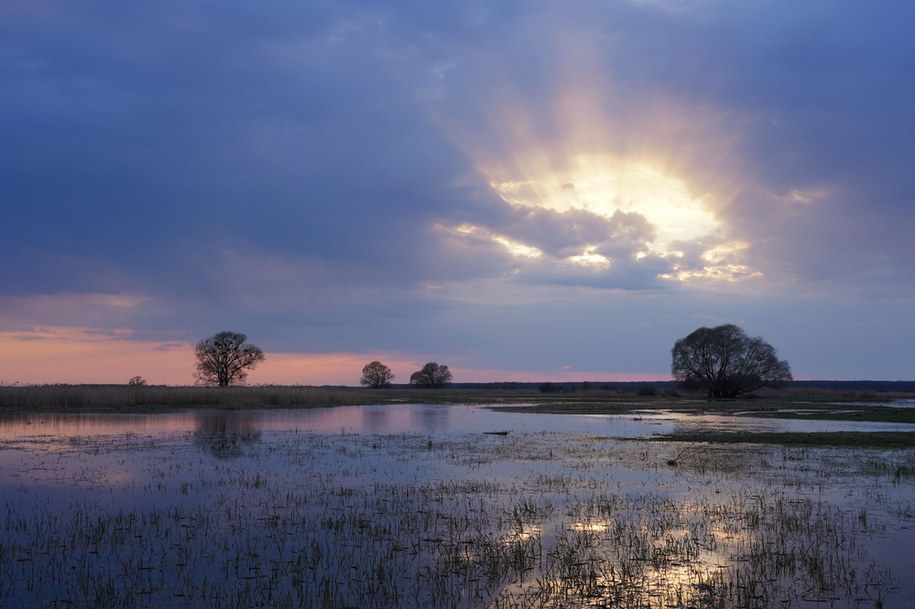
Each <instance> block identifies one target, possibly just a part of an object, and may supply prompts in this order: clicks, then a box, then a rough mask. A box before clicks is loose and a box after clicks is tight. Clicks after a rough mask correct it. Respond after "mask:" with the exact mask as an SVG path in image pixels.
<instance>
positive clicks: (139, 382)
mask: <svg viewBox="0 0 915 609" xmlns="http://www.w3.org/2000/svg"><path fill="white" fill-rule="evenodd" d="M127 384H128V385H130V386H131V387H143V386H145V385H146V379H145V378H143V377H142V376H132V377H130V380H129V381H127Z"/></svg>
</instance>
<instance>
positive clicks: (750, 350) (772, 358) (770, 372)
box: [670, 324, 791, 398]
mask: <svg viewBox="0 0 915 609" xmlns="http://www.w3.org/2000/svg"><path fill="white" fill-rule="evenodd" d="M671 355H672V357H673V362H672V364H671V367H670V370H671V372H672V373H673V376H674V378H675V379H677V380H678V381H680V382H682V383H683V384H684V385H685V386H686V387H691V388H697V389H699V388H701V389H704V390H706V391H708V397H709V398H735V397H738V396H741V395H745V394H748V393H752V392H754V391H756V390H757V389H761V388H762V387H765V386H767V385H778V384H780V383H783V382H784V381H790V380H791V368H790V367H789V366H788V362H786V361H784V360H779V359H778V357H777V356H776V353H775V349H774V348H773V347H772V345H770V344H769V343H767V342H766V341H764V340H763V339H762V338H761V337H758V336H757V337H753V338H751V337H749V336H747V334H746V332H744V331H743V330H742V329H741V328H738V327H737V326H735V325H733V324H726V325H723V326H718V327H716V328H699V329H698V330H696V331H694V332H693V333H692V334H690V335H689V336H687V337H686V338H681V339H680V340H678V341H677V342H676V343H675V344H674V348H673V349H672V350H671Z"/></svg>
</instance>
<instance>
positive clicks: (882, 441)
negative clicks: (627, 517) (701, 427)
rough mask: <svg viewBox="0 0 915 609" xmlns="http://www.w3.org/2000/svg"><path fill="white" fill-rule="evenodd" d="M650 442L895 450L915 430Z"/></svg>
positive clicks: (679, 436)
mask: <svg viewBox="0 0 915 609" xmlns="http://www.w3.org/2000/svg"><path fill="white" fill-rule="evenodd" d="M649 441H660V442H693V443H709V444H778V445H781V446H801V447H809V448H816V447H842V448H876V449H896V448H915V432H912V431H876V432H863V431H862V432H858V431H838V432H814V433H794V432H755V431H733V432H723V431H710V432H699V433H672V434H662V435H658V436H655V437H653V438H651V439H650V440H649Z"/></svg>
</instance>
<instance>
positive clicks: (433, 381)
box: [410, 362, 451, 387]
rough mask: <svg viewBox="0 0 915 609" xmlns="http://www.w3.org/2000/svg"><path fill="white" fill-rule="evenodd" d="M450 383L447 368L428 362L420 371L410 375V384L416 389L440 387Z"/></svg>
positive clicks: (449, 373) (449, 372) (449, 374)
mask: <svg viewBox="0 0 915 609" xmlns="http://www.w3.org/2000/svg"><path fill="white" fill-rule="evenodd" d="M450 382H451V371H450V370H448V366H445V365H442V364H438V363H436V362H429V363H428V364H426V365H425V366H423V369H422V370H417V371H416V372H414V373H413V374H411V375H410V384H411V385H416V386H417V387H441V386H442V385H447V384H448V383H450Z"/></svg>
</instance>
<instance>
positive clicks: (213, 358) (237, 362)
mask: <svg viewBox="0 0 915 609" xmlns="http://www.w3.org/2000/svg"><path fill="white" fill-rule="evenodd" d="M247 339H248V337H247V336H245V335H244V334H240V333H238V332H220V333H219V334H216V335H214V336H211V337H209V338H205V339H203V340H202V341H200V342H199V343H197V347H196V349H195V350H194V354H195V355H196V356H197V372H196V373H195V374H194V377H195V378H197V381H198V382H199V383H200V384H202V385H216V386H218V387H228V386H229V385H241V384H243V383H244V382H245V379H246V378H248V372H247V371H248V369H249V368H254V366H256V365H257V364H259V363H260V362H262V361H264V352H263V351H261V350H260V349H259V348H257V347H255V346H254V345H252V344H249V343H247V342H245V341H246V340H247Z"/></svg>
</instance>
